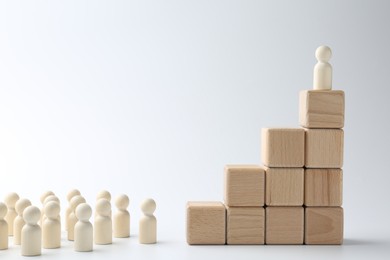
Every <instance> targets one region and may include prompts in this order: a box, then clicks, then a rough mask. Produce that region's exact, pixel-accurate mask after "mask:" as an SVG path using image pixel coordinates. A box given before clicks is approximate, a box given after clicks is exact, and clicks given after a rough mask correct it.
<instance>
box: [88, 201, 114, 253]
mask: <svg viewBox="0 0 390 260" xmlns="http://www.w3.org/2000/svg"><path fill="white" fill-rule="evenodd" d="M95 210H96V215H95V222H94V233H93V235H94V241H95V244H97V245H108V244H112V220H111V217H110V212H111V204H110V202H109V201H108V200H106V199H99V200H98V201H97V203H96V208H95Z"/></svg>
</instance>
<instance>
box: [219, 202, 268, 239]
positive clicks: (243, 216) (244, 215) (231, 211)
mask: <svg viewBox="0 0 390 260" xmlns="http://www.w3.org/2000/svg"><path fill="white" fill-rule="evenodd" d="M264 232H265V210H264V208H263V207H228V208H227V225H226V241H227V244H228V245H229V244H230V245H232V244H243V245H261V244H264Z"/></svg>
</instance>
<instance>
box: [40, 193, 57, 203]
mask: <svg viewBox="0 0 390 260" xmlns="http://www.w3.org/2000/svg"><path fill="white" fill-rule="evenodd" d="M50 195H54V192H52V191H51V190H48V191H45V192H44V193H42V195H41V197H40V198H39V200H40V201H41V203H42V204H43V203H44V202H45V199H46V198H47V197H49V196H50Z"/></svg>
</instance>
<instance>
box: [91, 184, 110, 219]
mask: <svg viewBox="0 0 390 260" xmlns="http://www.w3.org/2000/svg"><path fill="white" fill-rule="evenodd" d="M100 199H106V200H108V201H109V202H110V203H111V193H110V192H109V191H107V190H101V191H100V192H99V193H98V194H97V195H96V202H98V200H100ZM95 216H96V211H95ZM111 217H112V212H111V211H110V218H111Z"/></svg>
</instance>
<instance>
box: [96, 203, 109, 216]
mask: <svg viewBox="0 0 390 260" xmlns="http://www.w3.org/2000/svg"><path fill="white" fill-rule="evenodd" d="M96 213H97V214H99V215H100V216H104V217H108V216H110V213H111V203H110V202H109V201H108V200H106V199H99V200H98V201H97V203H96Z"/></svg>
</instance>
